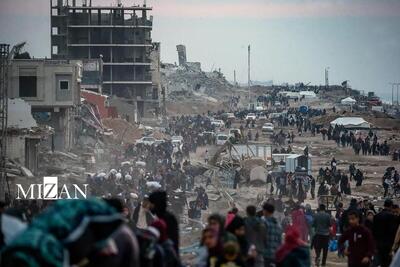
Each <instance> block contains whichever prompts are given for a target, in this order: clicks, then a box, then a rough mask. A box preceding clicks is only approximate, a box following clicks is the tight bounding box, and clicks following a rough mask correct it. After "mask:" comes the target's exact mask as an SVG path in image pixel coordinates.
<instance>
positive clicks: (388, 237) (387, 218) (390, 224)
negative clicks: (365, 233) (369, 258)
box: [372, 209, 399, 250]
mask: <svg viewBox="0 0 400 267" xmlns="http://www.w3.org/2000/svg"><path fill="white" fill-rule="evenodd" d="M398 227H399V219H398V218H397V216H395V215H394V214H393V213H391V212H390V211H389V210H387V209H384V210H382V211H381V212H379V213H378V214H376V215H375V217H374V224H373V226H372V232H373V235H374V239H375V241H376V247H377V248H378V249H381V250H388V249H389V250H390V248H391V247H392V245H393V242H394V238H395V236H396V232H397V228H398Z"/></svg>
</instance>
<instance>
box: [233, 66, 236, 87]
mask: <svg viewBox="0 0 400 267" xmlns="http://www.w3.org/2000/svg"><path fill="white" fill-rule="evenodd" d="M233 85H234V86H236V70H233Z"/></svg>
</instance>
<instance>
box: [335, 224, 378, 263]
mask: <svg viewBox="0 0 400 267" xmlns="http://www.w3.org/2000/svg"><path fill="white" fill-rule="evenodd" d="M345 241H348V242H349V244H348V252H349V256H348V258H349V265H361V261H362V259H363V258H364V257H368V258H370V259H371V258H372V256H373V255H374V251H375V241H374V239H373V238H372V234H371V232H370V231H369V230H368V228H366V227H365V226H363V225H359V226H356V227H350V228H349V229H348V230H347V231H345V232H344V233H343V235H342V236H341V237H340V240H339V244H341V245H343V244H344V242H345Z"/></svg>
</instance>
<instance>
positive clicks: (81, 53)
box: [50, 0, 159, 118]
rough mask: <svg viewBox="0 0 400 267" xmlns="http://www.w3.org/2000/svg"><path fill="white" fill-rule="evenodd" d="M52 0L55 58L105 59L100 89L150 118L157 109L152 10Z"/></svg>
mask: <svg viewBox="0 0 400 267" xmlns="http://www.w3.org/2000/svg"><path fill="white" fill-rule="evenodd" d="M50 3H51V50H52V51H51V56H52V58H54V59H98V58H102V60H103V62H104V63H103V83H102V84H103V86H102V87H103V92H102V93H104V94H108V95H113V96H117V97H120V98H124V99H126V102H127V103H128V104H131V105H133V106H135V109H136V110H137V114H138V116H139V118H142V117H148V116H151V114H152V112H147V110H154V109H156V108H158V107H159V98H156V97H155V95H158V93H157V94H154V91H153V89H154V88H153V86H152V84H153V83H152V77H151V61H150V51H151V49H152V40H151V30H152V24H153V23H152V17H148V12H149V11H151V10H152V8H151V7H148V6H146V4H144V5H136V6H129V7H128V6H123V5H122V4H120V3H119V4H117V5H114V6H112V5H108V6H92V1H90V2H89V4H88V3H87V1H86V0H82V1H76V0H72V1H71V0H51V1H50ZM110 4H111V3H110ZM122 115H124V114H122ZM126 115H127V116H132V114H126Z"/></svg>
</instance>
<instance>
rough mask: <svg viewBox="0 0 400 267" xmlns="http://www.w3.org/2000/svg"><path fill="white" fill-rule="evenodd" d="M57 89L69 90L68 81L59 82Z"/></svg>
mask: <svg viewBox="0 0 400 267" xmlns="http://www.w3.org/2000/svg"><path fill="white" fill-rule="evenodd" d="M59 88H60V90H69V81H60V82H59Z"/></svg>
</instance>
